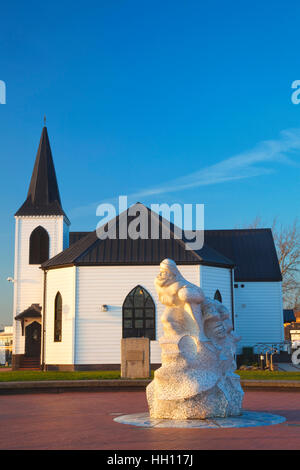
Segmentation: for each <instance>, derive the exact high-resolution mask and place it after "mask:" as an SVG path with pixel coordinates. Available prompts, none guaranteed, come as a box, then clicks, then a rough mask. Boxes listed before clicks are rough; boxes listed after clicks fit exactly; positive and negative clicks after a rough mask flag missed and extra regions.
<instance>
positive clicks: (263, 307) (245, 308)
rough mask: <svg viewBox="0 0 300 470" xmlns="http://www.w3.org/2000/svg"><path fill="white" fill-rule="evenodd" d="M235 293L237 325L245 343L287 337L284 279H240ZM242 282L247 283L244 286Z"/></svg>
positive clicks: (240, 343)
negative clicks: (245, 280)
mask: <svg viewBox="0 0 300 470" xmlns="http://www.w3.org/2000/svg"><path fill="white" fill-rule="evenodd" d="M235 285H238V287H237V288H235V289H234V296H235V325H236V327H235V329H236V332H237V334H239V335H240V336H241V337H242V339H241V341H240V342H239V343H238V353H241V352H242V347H243V346H245V347H247V346H250V347H253V346H254V345H255V344H256V343H259V342H262V343H276V342H280V341H283V340H284V326H283V306H282V288H281V282H237V283H235ZM242 285H243V286H244V287H242Z"/></svg>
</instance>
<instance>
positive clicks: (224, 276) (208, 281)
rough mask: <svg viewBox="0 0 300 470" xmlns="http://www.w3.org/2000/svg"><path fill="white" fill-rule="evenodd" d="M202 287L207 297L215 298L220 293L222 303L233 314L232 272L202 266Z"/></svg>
mask: <svg viewBox="0 0 300 470" xmlns="http://www.w3.org/2000/svg"><path fill="white" fill-rule="evenodd" d="M200 273H201V287H202V289H203V290H204V293H205V295H206V297H210V298H212V299H213V298H214V295H215V293H216V290H219V291H220V294H221V296H222V303H223V304H224V305H225V307H226V308H228V310H229V312H230V313H232V303H231V270H230V269H226V268H216V267H213V266H201V270H200Z"/></svg>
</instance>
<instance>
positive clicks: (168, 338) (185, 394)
mask: <svg viewBox="0 0 300 470" xmlns="http://www.w3.org/2000/svg"><path fill="white" fill-rule="evenodd" d="M155 285H156V289H157V292H158V296H159V299H160V301H161V302H162V303H163V304H164V305H165V306H166V308H165V311H164V313H163V315H162V318H161V321H162V324H163V329H164V336H163V337H162V338H161V339H160V345H161V349H162V356H161V358H162V366H161V367H160V368H159V369H158V370H157V371H155V373H154V380H153V381H152V382H151V383H150V384H149V385H148V387H147V400H148V405H149V411H150V416H151V418H166V419H179V420H182V419H206V418H214V417H227V416H238V415H240V414H241V407H242V400H243V391H242V388H241V385H240V378H239V376H238V375H236V374H235V373H234V371H235V368H236V364H235V360H234V354H235V350H236V342H237V341H238V340H239V338H237V337H236V335H235V334H234V332H233V327H232V322H231V320H230V318H229V313H228V311H227V309H226V308H225V307H224V306H223V304H221V303H220V302H218V301H217V300H212V299H208V298H207V297H205V295H204V293H203V291H202V289H201V288H200V287H198V286H196V285H194V284H191V283H189V282H188V281H187V280H185V279H184V278H183V277H182V275H181V274H180V272H179V271H178V269H177V266H176V264H175V262H174V261H172V260H169V259H166V260H164V261H163V262H162V263H161V264H160V273H159V274H158V276H157V278H156V280H155Z"/></svg>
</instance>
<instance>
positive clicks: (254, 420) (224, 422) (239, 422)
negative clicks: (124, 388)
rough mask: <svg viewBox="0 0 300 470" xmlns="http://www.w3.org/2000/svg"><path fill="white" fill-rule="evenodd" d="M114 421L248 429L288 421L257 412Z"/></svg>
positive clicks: (143, 416)
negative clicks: (227, 415)
mask: <svg viewBox="0 0 300 470" xmlns="http://www.w3.org/2000/svg"><path fill="white" fill-rule="evenodd" d="M114 421H116V422H117V423H122V424H130V425H132V426H139V427H143V428H200V429H207V428H210V429H220V428H248V427H255V426H270V425H273V424H280V423H283V422H284V421H286V419H285V418H284V417H283V416H280V415H273V414H270V413H261V412H256V411H242V414H241V415H240V416H231V417H229V418H214V419H185V420H176V419H152V418H150V415H149V413H134V414H130V415H122V416H118V417H117V418H114Z"/></svg>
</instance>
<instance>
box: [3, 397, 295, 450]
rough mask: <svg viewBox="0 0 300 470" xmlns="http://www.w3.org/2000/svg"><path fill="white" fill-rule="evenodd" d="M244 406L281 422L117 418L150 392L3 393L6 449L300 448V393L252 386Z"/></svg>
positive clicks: (140, 407)
mask: <svg viewBox="0 0 300 470" xmlns="http://www.w3.org/2000/svg"><path fill="white" fill-rule="evenodd" d="M244 408H245V409H247V410H252V411H261V412H267V413H272V414H279V415H281V416H284V417H285V418H286V419H287V421H286V422H284V423H281V424H275V425H272V426H261V427H253V428H251V427H248V428H227V429H191V428H188V429H183V428H181V429H176V428H168V429H164V428H139V427H136V426H130V425H126V424H120V423H117V422H115V421H114V418H115V417H116V416H119V415H124V414H131V413H139V412H145V411H146V410H147V402H146V398H145V393H144V392H141V391H135V392H133V391H130V392H109V391H107V392H95V393H94V392H92V393H80V392H78V393H77V392H70V393H58V394H37V395H34V394H33V395H9V396H7V395H6V396H0V420H1V426H0V448H1V449H112V450H119V449H130V450H131V449H137V450H138V449H167V450H175V449H187V450H193V449H299V447H300V432H299V431H300V393H299V392H277V391H274V392H270V391H269V392H265V391H247V392H246V394H245V399H244Z"/></svg>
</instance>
